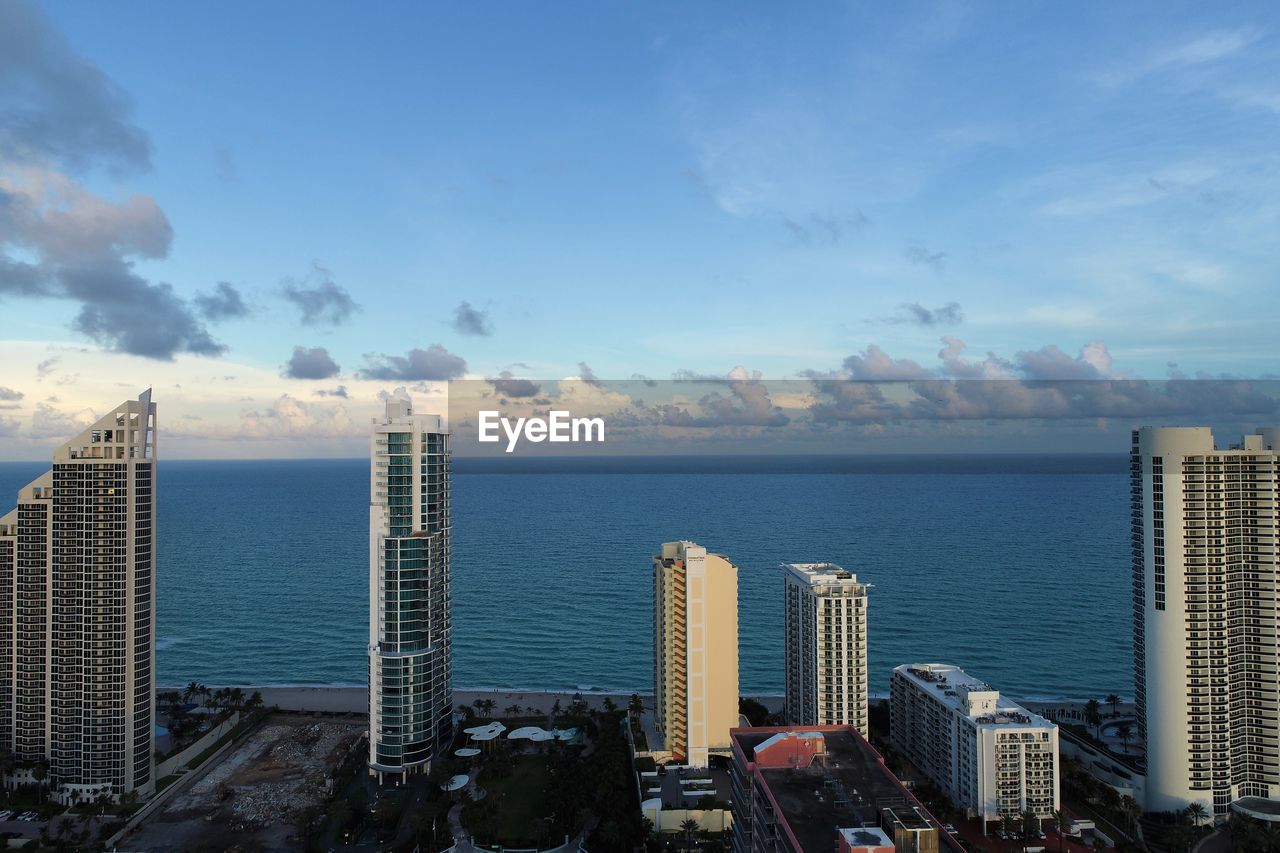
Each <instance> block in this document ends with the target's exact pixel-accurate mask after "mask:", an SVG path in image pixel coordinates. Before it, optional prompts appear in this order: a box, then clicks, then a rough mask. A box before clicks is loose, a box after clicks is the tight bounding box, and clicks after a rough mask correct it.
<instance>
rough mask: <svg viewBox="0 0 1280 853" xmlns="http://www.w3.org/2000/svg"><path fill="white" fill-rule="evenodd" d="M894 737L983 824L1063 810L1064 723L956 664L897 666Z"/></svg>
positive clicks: (893, 688)
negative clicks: (1060, 750)
mask: <svg viewBox="0 0 1280 853" xmlns="http://www.w3.org/2000/svg"><path fill="white" fill-rule="evenodd" d="M889 739H890V741H891V742H892V743H893V746H894V748H895V749H897V750H898V751H899V752H901V753H902V754H903V755H905V756H906V757H907V759H908V760H910V761H911V763H912V764H913V765H914V766H915V767H916V769H918V770H920V771H921V772H922V773H924V774H925V775H926V776H928V777H929V778H930V779H931V780H932V781H933V783H934V784H935V785H937V786H938V787H939V788H940V789H941V790H942V791H943V793H945V794H946V795H947V797H949V798H950V799H951V801H952V802H953V803H955V804H956V806H957V807H958V808H960V809H963V810H965V811H966V812H967V813H968V814H969V815H971V816H973V817H977V818H980V819H982V820H983V821H990V820H1000V819H1001V818H1003V817H1006V816H1010V817H1021V816H1022V815H1023V814H1025V813H1026V812H1031V813H1032V814H1034V815H1035V816H1036V817H1040V818H1047V817H1049V816H1050V815H1052V814H1053V811H1054V810H1055V809H1057V808H1058V807H1059V803H1060V800H1059V789H1058V727H1057V726H1055V725H1054V724H1053V723H1051V722H1049V721H1048V720H1046V719H1044V718H1043V717H1040V716H1038V715H1036V714H1033V713H1031V712H1030V711H1028V710H1026V709H1025V708H1023V707H1022V706H1020V705H1018V704H1016V703H1014V702H1010V701H1009V700H1007V699H1002V698H1001V696H1000V692H999V691H998V690H993V689H992V688H991V687H990V685H988V684H986V683H984V682H982V681H979V680H978V679H976V678H974V677H973V676H972V675H969V674H968V673H966V672H965V671H964V670H962V669H960V668H959V667H956V666H951V665H949V664H942V663H924V664H909V665H903V666H899V667H895V668H894V670H893V679H892V680H891V682H890V684H889Z"/></svg>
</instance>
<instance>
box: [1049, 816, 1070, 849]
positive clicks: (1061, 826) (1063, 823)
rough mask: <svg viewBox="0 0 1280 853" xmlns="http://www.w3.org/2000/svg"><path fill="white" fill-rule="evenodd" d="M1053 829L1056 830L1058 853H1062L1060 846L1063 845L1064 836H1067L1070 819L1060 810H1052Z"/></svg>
mask: <svg viewBox="0 0 1280 853" xmlns="http://www.w3.org/2000/svg"><path fill="white" fill-rule="evenodd" d="M1052 818H1053V828H1054V829H1056V830H1058V853H1062V845H1063V844H1064V836H1065V835H1066V834H1067V828H1068V827H1070V826H1071V818H1069V817H1067V813H1066V812H1064V811H1063V810H1062V809H1054V810H1053V814H1052Z"/></svg>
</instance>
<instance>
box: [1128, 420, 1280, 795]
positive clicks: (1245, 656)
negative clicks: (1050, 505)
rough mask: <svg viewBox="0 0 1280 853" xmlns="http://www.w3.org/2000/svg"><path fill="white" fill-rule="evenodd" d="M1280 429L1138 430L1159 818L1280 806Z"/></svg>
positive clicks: (1138, 602) (1140, 700) (1146, 695)
mask: <svg viewBox="0 0 1280 853" xmlns="http://www.w3.org/2000/svg"><path fill="white" fill-rule="evenodd" d="M1278 451H1280V427H1271V428H1268V429H1261V430H1258V433H1257V434H1256V435H1247V436H1245V437H1244V441H1243V442H1242V443H1241V444H1240V445H1238V446H1236V447H1232V448H1228V449H1218V448H1216V447H1215V446H1214V440H1213V434H1212V433H1211V432H1210V431H1209V429H1208V428H1207V427H1172V428H1150V427H1148V428H1143V429H1140V430H1137V431H1135V432H1134V433H1133V449H1132V463H1131V469H1130V470H1131V477H1132V495H1133V591H1134V592H1133V614H1134V621H1133V625H1134V681H1135V687H1136V692H1137V697H1136V698H1137V707H1138V726H1139V730H1140V733H1141V736H1142V737H1143V738H1144V740H1145V742H1146V746H1147V782H1146V808H1147V810H1148V811H1168V810H1173V809H1181V808H1184V807H1185V806H1187V805H1188V804H1190V803H1192V802H1200V803H1201V804H1202V805H1204V806H1205V807H1206V808H1211V809H1212V811H1213V812H1214V813H1215V814H1218V815H1221V814H1224V813H1225V812H1226V811H1227V810H1228V808H1229V806H1230V804H1231V803H1232V802H1233V801H1235V800H1238V799H1240V798H1242V797H1270V798H1276V797H1280V749H1278V747H1277V741H1278V740H1280V723H1278V722H1277V686H1276V673H1277V664H1278V663H1280V660H1278V658H1277V622H1276V604H1277V564H1278V562H1280V547H1278V540H1277V527H1276V525H1277V522H1280V516H1278V515H1277V504H1278V502H1280V452H1278Z"/></svg>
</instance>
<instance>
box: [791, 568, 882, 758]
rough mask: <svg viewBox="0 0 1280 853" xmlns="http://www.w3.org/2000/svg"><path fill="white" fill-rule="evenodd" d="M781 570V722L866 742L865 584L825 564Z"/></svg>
mask: <svg viewBox="0 0 1280 853" xmlns="http://www.w3.org/2000/svg"><path fill="white" fill-rule="evenodd" d="M782 569H783V577H784V582H783V583H784V589H785V595H784V597H783V601H784V606H785V607H786V620H785V622H786V641H785V642H786V651H785V660H786V691H787V694H786V702H785V705H784V708H785V711H786V716H787V723H788V724H789V725H793V726H846V725H847V726H853V727H854V728H856V729H857V730H858V731H859V732H861V733H862V735H863V737H867V585H866V584H863V583H859V582H858V577H857V575H855V574H853V573H852V572H847V571H845V570H844V569H842V568H840V567H839V566H836V565H832V564H831V563H788V564H786V565H784V566H783V567H782Z"/></svg>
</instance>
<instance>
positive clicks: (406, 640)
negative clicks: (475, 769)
mask: <svg viewBox="0 0 1280 853" xmlns="http://www.w3.org/2000/svg"><path fill="white" fill-rule="evenodd" d="M371 450H372V465H371V495H370V503H369V770H370V773H372V774H374V775H376V776H378V777H379V779H381V780H384V781H385V780H386V779H387V778H388V777H403V776H405V775H407V774H410V773H420V772H422V773H424V772H427V771H428V770H429V769H430V767H431V761H432V760H433V759H434V758H435V757H436V756H437V755H439V754H440V751H441V750H443V749H446V748H447V747H448V744H449V741H450V739H451V737H452V734H453V689H452V678H451V675H452V673H451V655H450V634H451V630H450V607H449V601H450V592H449V562H450V553H449V547H450V545H449V528H450V519H451V508H450V479H451V475H450V456H449V434H448V432H447V431H446V430H445V429H444V427H443V424H442V422H441V419H440V418H439V417H437V416H434V415H414V414H413V410H412V406H411V404H410V403H409V401H408V400H404V399H400V398H393V399H390V400H388V401H387V409H386V416H385V417H384V418H383V419H382V420H380V421H377V422H375V424H374V429H373V441H372V448H371Z"/></svg>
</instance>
